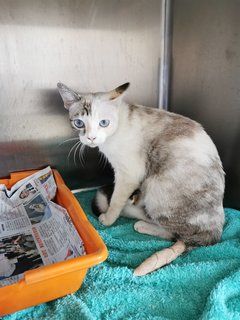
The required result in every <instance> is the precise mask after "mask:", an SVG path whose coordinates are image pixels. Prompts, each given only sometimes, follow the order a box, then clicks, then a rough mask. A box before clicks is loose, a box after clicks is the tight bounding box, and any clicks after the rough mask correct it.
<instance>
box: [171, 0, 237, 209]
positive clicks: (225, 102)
mask: <svg viewBox="0 0 240 320" xmlns="http://www.w3.org/2000/svg"><path fill="white" fill-rule="evenodd" d="M239 14H240V1H237V0H201V1H200V0H175V1H174V6H173V41H172V50H173V51H172V62H173V65H172V84H171V103H170V105H171V110H172V111H174V112H178V113H181V114H184V115H187V116H189V117H191V118H193V119H195V120H197V121H199V122H200V123H202V124H203V126H204V127H205V129H206V131H207V132H208V133H209V134H210V136H211V137H212V138H213V140H214V142H215V143H216V145H217V148H218V150H219V153H220V156H221V158H222V161H223V165H224V169H225V172H226V182H227V184H226V193H225V205H226V206H231V207H235V208H240V15H239Z"/></svg>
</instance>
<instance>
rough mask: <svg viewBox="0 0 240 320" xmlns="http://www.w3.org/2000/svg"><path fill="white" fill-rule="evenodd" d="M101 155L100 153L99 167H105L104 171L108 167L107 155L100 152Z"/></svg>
mask: <svg viewBox="0 0 240 320" xmlns="http://www.w3.org/2000/svg"><path fill="white" fill-rule="evenodd" d="M99 153H100V157H99V161H98V165H99V167H103V169H104V168H105V167H106V165H107V158H106V156H105V154H103V153H102V152H100V151H99Z"/></svg>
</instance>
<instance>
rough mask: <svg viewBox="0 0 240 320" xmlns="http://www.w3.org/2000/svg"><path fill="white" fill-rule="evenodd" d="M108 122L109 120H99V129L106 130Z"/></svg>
mask: <svg viewBox="0 0 240 320" xmlns="http://www.w3.org/2000/svg"><path fill="white" fill-rule="evenodd" d="M109 123H110V121H109V120H101V121H100V122H99V125H100V127H103V128H106V127H108V126H109Z"/></svg>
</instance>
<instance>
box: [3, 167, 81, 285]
mask: <svg viewBox="0 0 240 320" xmlns="http://www.w3.org/2000/svg"><path fill="white" fill-rule="evenodd" d="M56 191H57V186H56V183H55V180H54V177H53V173H52V170H51V168H50V167H47V168H45V169H43V170H40V171H38V172H36V173H35V174H33V175H31V176H29V177H27V178H25V179H23V180H21V181H18V182H17V183H16V184H15V185H14V186H13V187H12V188H11V190H8V189H7V188H6V186H5V185H3V184H0V287H3V286H6V285H10V284H13V283H16V282H17V281H19V280H20V279H22V278H23V277H24V274H23V273H24V272H25V271H27V270H31V269H36V268H38V267H41V266H43V265H47V264H52V263H55V262H60V261H64V260H69V259H72V258H75V257H78V256H81V255H84V254H86V253H85V249H84V245H83V242H82V240H81V238H80V236H79V234H78V232H77V231H76V229H75V227H74V225H73V222H72V220H71V218H70V216H69V214H68V212H67V210H66V209H65V208H63V207H61V206H59V205H58V204H56V203H54V202H52V201H51V200H52V199H53V198H54V197H55V195H56Z"/></svg>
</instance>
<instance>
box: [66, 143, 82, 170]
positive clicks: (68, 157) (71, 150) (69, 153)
mask: <svg viewBox="0 0 240 320" xmlns="http://www.w3.org/2000/svg"><path fill="white" fill-rule="evenodd" d="M78 144H79V141H77V142H76V143H75V144H74V145H73V146H72V148H71V149H70V151H69V152H68V156H67V164H68V166H69V164H70V161H69V160H70V156H71V153H72V152H73V150H74V148H75V147H76V146H77V145H78Z"/></svg>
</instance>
